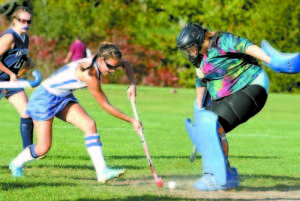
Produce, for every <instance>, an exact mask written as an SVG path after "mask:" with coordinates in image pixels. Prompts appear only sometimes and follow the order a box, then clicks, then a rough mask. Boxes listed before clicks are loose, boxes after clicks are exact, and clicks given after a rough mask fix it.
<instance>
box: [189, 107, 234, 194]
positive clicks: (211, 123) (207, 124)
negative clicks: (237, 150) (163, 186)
mask: <svg viewBox="0 0 300 201" xmlns="http://www.w3.org/2000/svg"><path fill="white" fill-rule="evenodd" d="M217 120H218V116H217V115H216V114H214V113H213V112H210V111H206V110H199V111H198V112H197V113H195V123H194V132H191V133H189V135H190V138H191V140H192V142H193V143H194V145H195V146H196V148H197V150H198V151H199V152H200V154H201V156H202V163H203V176H202V177H201V178H200V180H198V181H197V182H196V183H195V185H194V186H195V188H196V189H198V190H203V191H210V190H220V189H227V188H233V185H232V184H231V183H232V182H231V180H232V179H231V178H233V174H232V173H231V172H230V171H228V172H227V167H226V161H225V156H224V154H223V150H222V146H221V144H220V140H219V135H218V133H217V124H218V123H217ZM227 179H230V181H229V180H228V181H227ZM229 184H230V185H229ZM236 186H237V185H236V184H235V185H234V187H236Z"/></svg>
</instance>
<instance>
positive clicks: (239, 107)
mask: <svg viewBox="0 0 300 201" xmlns="http://www.w3.org/2000/svg"><path fill="white" fill-rule="evenodd" d="M267 98H268V94H267V92H266V90H265V89H264V88H263V87H262V86H260V85H249V86H247V87H245V88H244V89H242V90H240V91H237V92H235V93H233V94H231V95H229V96H226V97H224V98H221V99H218V100H212V101H211V103H210V104H209V106H207V107H206V110H209V111H212V112H214V113H216V114H217V115H218V118H219V119H218V121H219V123H220V124H221V125H222V127H223V128H224V130H225V132H226V133H227V132H229V131H231V130H232V129H234V128H235V127H237V126H238V125H240V124H242V123H244V122H246V121H247V120H248V119H250V118H251V117H253V116H254V115H256V114H257V113H258V112H259V111H260V110H261V109H262V108H263V107H264V105H265V103H266V100H267Z"/></svg>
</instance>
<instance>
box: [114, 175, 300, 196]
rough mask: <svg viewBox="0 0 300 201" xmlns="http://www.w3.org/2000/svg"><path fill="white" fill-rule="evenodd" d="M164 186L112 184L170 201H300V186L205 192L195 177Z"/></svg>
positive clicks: (145, 182)
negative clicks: (167, 198)
mask: <svg viewBox="0 0 300 201" xmlns="http://www.w3.org/2000/svg"><path fill="white" fill-rule="evenodd" d="M170 180H173V181H176V183H177V186H176V188H175V189H174V190H170V189H168V186H167V182H168V181H170ZM163 182H164V185H163V187H161V188H159V187H157V186H156V185H155V181H154V179H153V178H143V179H139V178H136V179H121V178H120V179H117V180H114V181H111V182H110V185H112V186H116V187H118V186H120V187H121V186H122V187H124V186H126V187H128V188H134V189H135V190H136V191H137V192H146V189H147V193H150V194H155V195H157V196H163V197H169V198H170V199H172V198H173V199H174V200H177V199H180V200H201V199H208V200H249V201H250V200H254V201H255V200H257V201H259V200H261V201H263V200H272V201H275V200H280V201H283V200H284V201H288V200H292V201H295V200H300V185H298V186H295V185H294V186H274V187H263V186H262V187H247V186H243V184H241V186H240V187H239V188H237V189H232V190H228V191H211V192H204V191H199V190H196V189H194V187H193V184H194V182H195V177H190V178H189V177H186V176H184V177H179V176H177V177H169V178H163Z"/></svg>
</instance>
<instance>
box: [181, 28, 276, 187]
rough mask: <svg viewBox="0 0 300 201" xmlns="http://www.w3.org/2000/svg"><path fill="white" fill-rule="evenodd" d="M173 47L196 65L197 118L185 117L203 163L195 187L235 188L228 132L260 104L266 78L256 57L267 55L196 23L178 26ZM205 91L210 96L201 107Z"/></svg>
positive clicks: (265, 91)
mask: <svg viewBox="0 0 300 201" xmlns="http://www.w3.org/2000/svg"><path fill="white" fill-rule="evenodd" d="M177 47H178V49H179V50H180V51H181V52H182V53H183V54H184V55H185V56H186V57H187V58H188V59H189V61H190V62H191V63H192V64H193V65H194V66H195V68H196V76H197V77H198V82H197V102H196V104H194V121H195V122H194V125H192V124H191V122H189V121H186V124H190V125H189V128H191V129H189V130H188V131H189V132H188V133H189V135H190V138H191V140H192V142H193V144H194V145H195V146H196V148H197V150H198V151H199V152H200V154H201V156H202V163H203V175H202V177H201V178H200V179H199V180H198V181H197V182H196V183H195V185H194V186H195V188H196V189H199V190H203V191H210V190H222V189H230V188H235V187H237V186H239V176H238V173H237V170H236V168H232V167H231V166H230V163H229V160H228V143H227V140H226V133H228V132H230V131H231V130H232V129H234V128H235V127H236V126H238V125H240V124H242V123H244V122H246V121H247V120H248V119H250V118H251V117H253V116H254V115H256V114H257V113H258V112H259V111H261V109H262V108H263V107H264V105H265V102H266V100H267V97H268V87H269V80H268V77H267V75H266V73H265V72H264V70H263V69H262V67H261V66H260V65H259V64H258V62H257V60H256V59H260V60H262V61H264V62H266V63H270V62H271V58H270V57H269V56H268V55H267V54H266V53H265V52H264V51H263V50H262V49H261V48H259V47H258V46H256V45H255V44H254V43H253V42H251V41H249V40H248V39H246V38H242V37H239V36H236V35H234V34H232V33H227V32H212V31H209V30H207V29H205V28H203V27H202V26H200V25H198V24H188V25H186V26H185V27H184V28H183V29H182V31H181V32H180V34H179V36H178V38H177ZM206 90H207V91H208V92H209V94H210V96H211V97H212V100H211V102H210V104H209V105H208V106H206V107H205V108H204V105H203V102H204V101H203V99H204V95H205V94H206Z"/></svg>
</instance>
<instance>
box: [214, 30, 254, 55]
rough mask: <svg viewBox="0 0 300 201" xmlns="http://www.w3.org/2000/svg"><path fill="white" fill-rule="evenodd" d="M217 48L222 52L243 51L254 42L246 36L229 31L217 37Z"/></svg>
mask: <svg viewBox="0 0 300 201" xmlns="http://www.w3.org/2000/svg"><path fill="white" fill-rule="evenodd" d="M218 45H219V48H220V49H222V50H223V51H224V52H241V53H245V51H246V49H247V48H248V47H249V46H251V45H254V43H253V42H252V41H250V40H248V39H246V38H243V37H240V36H236V35H234V34H231V33H224V34H223V35H222V36H221V37H220V39H219V43H218Z"/></svg>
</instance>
